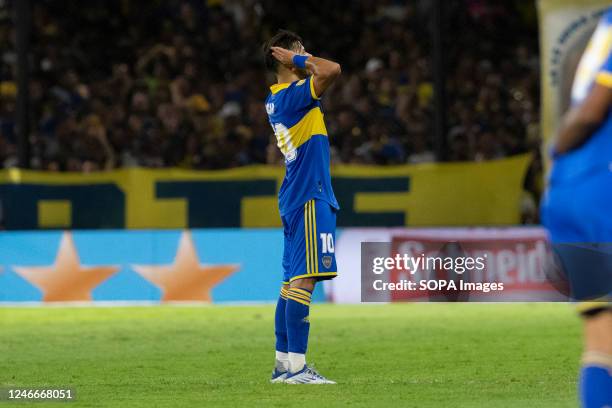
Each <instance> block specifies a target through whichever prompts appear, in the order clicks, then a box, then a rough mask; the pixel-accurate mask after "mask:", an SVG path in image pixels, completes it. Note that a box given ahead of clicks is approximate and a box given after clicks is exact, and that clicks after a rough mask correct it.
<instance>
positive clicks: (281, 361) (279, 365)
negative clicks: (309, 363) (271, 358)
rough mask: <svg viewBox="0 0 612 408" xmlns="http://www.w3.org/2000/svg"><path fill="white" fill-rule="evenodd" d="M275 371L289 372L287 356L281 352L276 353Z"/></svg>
mask: <svg viewBox="0 0 612 408" xmlns="http://www.w3.org/2000/svg"><path fill="white" fill-rule="evenodd" d="M276 369H277V370H278V371H288V370H289V354H287V353H285V352H282V351H277V352H276Z"/></svg>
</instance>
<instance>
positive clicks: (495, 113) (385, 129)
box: [0, 0, 539, 171]
mask: <svg viewBox="0 0 612 408" xmlns="http://www.w3.org/2000/svg"><path fill="white" fill-rule="evenodd" d="M15 1H17V0H0V5H2V7H1V8H0V10H1V11H0V53H1V54H0V167H9V166H14V165H16V140H15V139H16V136H15V133H16V132H15V123H14V121H15V94H16V85H15V77H16V73H15V71H16V54H15V46H14V41H15V31H14V27H13V26H12V23H11V19H10V13H11V11H10V9H11V6H12V3H14V2H15ZM33 3H34V6H33V27H32V39H31V42H32V55H31V62H32V75H31V85H30V94H31V111H30V120H31V124H30V130H31V137H30V141H31V146H32V166H33V167H34V168H37V169H45V170H54V171H55V170H57V171H95V170H101V169H112V168H116V167H126V166H148V167H165V166H174V167H183V168H194V169H220V168H227V167H235V166H242V165H248V164H254V163H280V162H281V157H280V155H279V153H278V151H277V149H276V146H275V140H274V137H273V135H272V131H271V128H270V126H269V124H268V121H267V117H266V113H265V110H264V107H263V101H264V99H265V97H266V94H267V92H268V87H267V86H268V85H269V84H270V83H272V81H273V80H274V78H270V76H269V75H267V74H266V72H265V71H264V68H263V62H262V61H263V58H262V55H261V48H260V47H261V43H262V42H263V41H264V40H265V39H266V38H268V37H269V36H270V35H271V34H273V33H274V32H275V31H276V29H277V28H280V27H282V28H287V29H291V30H294V31H296V32H298V33H299V34H300V35H301V36H302V37H303V38H304V42H305V47H306V49H307V50H308V51H309V52H311V53H313V54H315V55H320V56H323V57H329V58H332V59H334V60H337V61H339V62H340V63H341V64H342V70H343V75H342V76H341V79H340V80H339V81H338V83H337V84H335V85H334V87H333V88H331V89H329V90H328V92H327V94H326V95H325V97H324V101H323V105H324V112H325V115H326V122H327V126H328V131H329V134H330V136H331V137H330V142H331V144H332V156H333V157H332V160H333V162H334V163H370V164H397V163H420V162H429V161H435V160H436V155H435V153H434V150H433V147H432V146H433V144H434V143H433V142H434V141H433V140H432V139H433V129H434V126H433V120H434V118H433V84H432V61H431V42H430V26H429V23H428V22H429V21H430V15H431V3H432V2H430V1H418V0H416V1H410V2H407V1H393V0H361V1H352V2H343V3H338V2H336V1H332V0H318V1H316V2H314V1H301V2H296V3H294V2H278V1H272V0H224V1H221V0H219V1H215V0H208V1H206V0H197V1H195V0H194V1H178V0H167V1H141V0H112V1H100V0H94V1H90V2H87V3H86V4H85V3H83V2H81V1H78V0H66V1H62V2H57V1H52V0H40V1H36V2H33ZM443 4H444V7H445V15H446V16H445V27H444V32H445V37H446V38H445V47H444V49H445V54H444V59H445V67H446V69H445V71H446V84H447V89H448V106H447V108H448V112H449V116H448V121H449V123H448V154H447V159H450V160H476V161H479V160H487V159H494V158H498V157H503V156H507V155H512V154H516V153H520V152H525V151H536V150H537V146H539V140H538V138H539V130H538V120H539V118H538V100H539V95H538V75H539V73H538V65H539V64H538V49H537V38H538V37H537V25H536V17H535V10H534V5H533V3H532V2H524V1H508V2H496V1H485V0H463V1H453V2H444V3H443Z"/></svg>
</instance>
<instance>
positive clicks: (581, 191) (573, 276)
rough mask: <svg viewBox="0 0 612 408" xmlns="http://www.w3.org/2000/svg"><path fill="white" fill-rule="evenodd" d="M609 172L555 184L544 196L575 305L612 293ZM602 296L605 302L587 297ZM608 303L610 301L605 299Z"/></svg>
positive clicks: (546, 218)
mask: <svg viewBox="0 0 612 408" xmlns="http://www.w3.org/2000/svg"><path fill="white" fill-rule="evenodd" d="M610 203H612V172H610V171H599V172H594V173H592V174H589V175H586V176H585V177H584V178H581V179H577V180H574V181H573V182H564V183H556V184H555V183H553V184H552V185H551V186H550V187H549V188H548V190H547V191H546V194H545V196H544V198H543V200H542V205H541V219H542V224H543V225H544V226H545V227H546V228H547V229H548V231H549V235H550V239H551V241H552V250H553V253H554V256H555V260H556V262H555V263H556V264H557V265H558V267H559V268H560V270H561V271H562V273H563V275H565V277H566V280H567V283H568V284H569V290H570V298H571V299H573V300H575V301H581V302H583V303H581V304H580V305H579V309H580V310H581V311H583V312H584V311H588V310H587V309H589V308H601V307H602V304H603V305H605V304H606V300H607V299H610V298H611V297H610V296H611V295H612V216H611V210H610V208H611V204H610ZM595 299H601V300H603V301H604V302H603V303H601V302H588V301H589V300H595ZM607 305H608V307H609V306H610V304H609V303H608V304H607Z"/></svg>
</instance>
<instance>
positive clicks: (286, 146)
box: [275, 106, 327, 154]
mask: <svg viewBox="0 0 612 408" xmlns="http://www.w3.org/2000/svg"><path fill="white" fill-rule="evenodd" d="M275 133H276V132H275ZM282 133H283V134H282V136H283V137H282V140H281V138H279V135H278V134H276V139H277V142H278V147H279V149H280V150H281V152H283V154H287V153H288V152H289V151H291V150H293V149H297V148H298V147H300V146H301V145H303V144H304V143H306V142H307V141H309V140H310V138H311V137H312V136H313V135H323V136H327V128H326V127H325V122H324V120H323V112H321V108H319V107H318V106H317V107H315V108H312V109H311V110H310V111H308V113H307V114H306V115H304V117H303V118H302V119H300V120H299V122H298V123H296V124H295V125H293V126H291V127H290V128H289V129H284V132H282Z"/></svg>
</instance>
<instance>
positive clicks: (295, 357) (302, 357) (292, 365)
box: [289, 353, 306, 373]
mask: <svg viewBox="0 0 612 408" xmlns="http://www.w3.org/2000/svg"><path fill="white" fill-rule="evenodd" d="M305 365H306V354H300V353H289V372H290V373H297V372H298V371H300V370H301V369H302V368H304V366H305Z"/></svg>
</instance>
